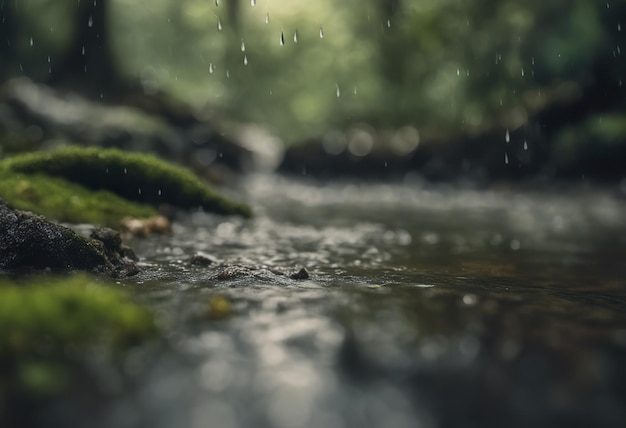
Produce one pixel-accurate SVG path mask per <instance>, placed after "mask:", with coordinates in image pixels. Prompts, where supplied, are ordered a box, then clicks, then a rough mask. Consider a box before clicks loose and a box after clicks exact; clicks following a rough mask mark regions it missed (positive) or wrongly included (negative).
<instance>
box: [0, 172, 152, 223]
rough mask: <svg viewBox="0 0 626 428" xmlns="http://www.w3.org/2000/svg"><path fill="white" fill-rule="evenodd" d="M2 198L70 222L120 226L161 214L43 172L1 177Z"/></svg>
mask: <svg viewBox="0 0 626 428" xmlns="http://www.w3.org/2000/svg"><path fill="white" fill-rule="evenodd" d="M0 197H2V199H4V201H5V202H6V203H7V204H9V205H11V206H12V207H13V208H17V209H20V210H24V211H32V212H34V213H36V214H40V215H44V216H46V217H49V218H51V219H54V220H57V221H62V222H66V223H91V224H99V225H103V226H108V227H114V228H115V227H118V226H119V224H120V221H121V220H122V219H123V218H124V217H136V218H146V217H152V216H155V215H157V212H156V210H155V209H154V208H152V207H150V206H149V205H144V204H138V203H135V202H131V201H128V200H126V199H123V198H120V197H119V196H117V195H115V194H113V193H111V192H109V191H106V190H96V191H94V190H90V189H87V188H85V187H83V186H80V185H78V184H75V183H72V182H69V181H67V180H64V179H62V178H57V177H50V176H46V175H41V174H32V175H25V174H8V175H4V176H2V179H1V180H0Z"/></svg>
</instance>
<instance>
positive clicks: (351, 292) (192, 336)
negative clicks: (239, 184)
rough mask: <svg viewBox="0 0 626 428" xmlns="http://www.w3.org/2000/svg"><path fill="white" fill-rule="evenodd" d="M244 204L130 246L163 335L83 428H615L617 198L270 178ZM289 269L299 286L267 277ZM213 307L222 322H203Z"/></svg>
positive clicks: (619, 411) (622, 273) (620, 271)
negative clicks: (246, 211) (200, 257)
mask: <svg viewBox="0 0 626 428" xmlns="http://www.w3.org/2000/svg"><path fill="white" fill-rule="evenodd" d="M246 189H247V191H248V198H249V200H250V201H251V203H252V204H253V205H254V208H255V211H256V212H257V216H256V218H255V219H253V220H241V219H231V218H228V219H227V218H221V217H214V216H209V215H205V214H202V213H198V214H194V215H193V216H191V217H190V218H186V219H183V220H182V221H181V222H180V223H179V224H177V225H176V226H175V228H174V233H173V235H171V236H168V237H153V238H150V239H147V240H144V241H136V242H133V243H131V245H133V246H134V247H135V248H136V250H137V252H138V254H140V255H142V256H143V262H144V263H145V264H146V265H147V266H150V267H151V269H147V270H146V273H144V274H142V275H140V277H139V282H140V284H139V285H136V286H135V285H134V283H130V282H129V283H127V284H126V285H127V286H129V287H132V288H133V289H134V290H136V292H137V293H138V295H139V296H140V298H142V299H143V300H145V301H146V302H147V303H148V304H150V305H152V306H153V307H155V308H157V309H158V310H159V311H160V314H161V317H162V319H163V322H164V325H165V326H166V331H167V336H168V339H167V345H166V346H165V348H164V349H162V350H160V351H158V352H152V353H151V354H150V353H149V355H148V356H146V357H145V360H144V361H143V362H144V365H145V366H146V367H149V368H144V369H143V372H142V373H144V374H143V375H142V376H136V379H135V383H136V385H135V386H134V387H133V388H131V390H130V391H126V392H124V393H121V396H120V398H119V399H118V400H116V401H114V403H113V404H112V405H111V406H110V408H107V409H106V411H105V414H106V417H105V418H103V422H102V423H103V425H105V426H115V427H124V426H129V427H131V426H132V427H134V426H140V425H141V426H151V427H180V426H189V427H210V426H221V427H240V426H241V427H243V426H255V427H263V426H266V427H278V428H297V427H353V426H354V427H357V426H358V427H361V426H380V427H383V426H384V427H415V426H421V427H447V426H476V427H479V426H481V427H484V426H487V427H500V426H508V427H511V426H512V427H517V426H519V427H527V426H589V425H590V424H591V425H593V426H600V427H609V426H623V425H622V424H623V423H626V410H625V408H624V407H623V403H624V399H625V398H626V391H625V388H624V385H625V383H624V382H625V381H626V369H624V365H623V363H622V362H623V361H624V360H623V358H624V357H625V356H626V310H625V309H626V283H625V280H624V278H626V264H625V263H623V261H622V258H623V256H624V254H626V234H625V232H626V223H625V222H624V221H623V219H624V218H626V204H625V203H624V202H623V201H622V200H619V199H617V198H614V197H612V196H611V195H609V194H608V193H603V192H583V191H578V192H565V193H559V192H528V193H521V194H520V193H512V192H508V191H505V190H501V191H476V190H459V189H447V188H441V189H427V188H420V187H419V186H416V185H415V184H411V185H402V184H396V185H383V184H362V185H354V184H336V183H335V184H327V185H325V184H320V183H306V182H293V181H290V180H286V179H280V178H276V177H254V179H251V180H250V182H249V183H246ZM197 251H202V252H205V253H208V254H210V255H212V256H214V257H216V258H217V259H219V261H220V262H221V263H238V264H240V265H244V266H249V267H265V268H268V269H266V270H262V271H261V270H259V271H258V272H261V273H258V274H255V275H252V276H248V277H237V278H233V279H230V280H217V279H216V276H215V274H214V273H215V269H218V268H216V267H211V266H209V267H198V266H190V265H189V263H188V260H189V258H190V257H191V256H192V255H193V254H194V253H195V252H197ZM301 266H305V267H306V268H307V269H308V271H309V272H310V273H311V278H310V279H308V280H300V281H298V280H292V279H290V278H289V277H288V276H285V275H278V274H275V273H273V272H275V271H272V269H282V270H284V271H287V272H291V271H295V270H296V269H299V268H300V267H301ZM136 280H137V279H135V281H136ZM215 295H220V296H223V297H225V298H226V299H228V301H229V302H230V304H231V306H232V314H231V315H230V316H229V317H227V318H226V319H225V320H221V321H210V320H209V317H207V302H208V301H209V299H210V298H211V296H215ZM131 378H132V376H131Z"/></svg>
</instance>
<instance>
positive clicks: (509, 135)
mask: <svg viewBox="0 0 626 428" xmlns="http://www.w3.org/2000/svg"><path fill="white" fill-rule="evenodd" d="M504 141H506V142H507V143H509V142H510V141H511V134H510V133H509V130H508V129H507V130H506V134H504Z"/></svg>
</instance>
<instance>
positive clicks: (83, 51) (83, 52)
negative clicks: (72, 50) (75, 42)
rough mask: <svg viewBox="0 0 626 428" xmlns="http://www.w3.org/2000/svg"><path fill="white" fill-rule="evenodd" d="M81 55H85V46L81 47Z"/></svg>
mask: <svg viewBox="0 0 626 428" xmlns="http://www.w3.org/2000/svg"><path fill="white" fill-rule="evenodd" d="M82 54H83V55H85V45H83V50H82Z"/></svg>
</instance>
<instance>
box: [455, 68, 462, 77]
mask: <svg viewBox="0 0 626 428" xmlns="http://www.w3.org/2000/svg"><path fill="white" fill-rule="evenodd" d="M456 75H457V76H460V75H461V69H460V68H459V67H457V68H456Z"/></svg>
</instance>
